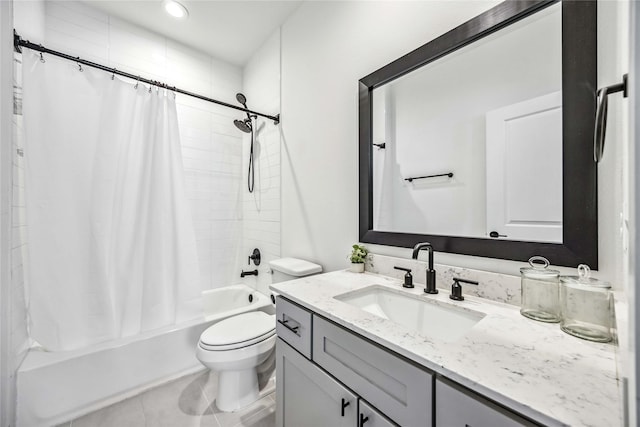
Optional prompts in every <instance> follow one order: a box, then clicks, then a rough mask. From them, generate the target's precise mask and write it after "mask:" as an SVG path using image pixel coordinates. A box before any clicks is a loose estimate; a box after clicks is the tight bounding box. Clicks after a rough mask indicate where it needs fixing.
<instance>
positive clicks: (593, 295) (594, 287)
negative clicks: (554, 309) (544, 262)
mask: <svg viewBox="0 0 640 427" xmlns="http://www.w3.org/2000/svg"><path fill="white" fill-rule="evenodd" d="M590 275H591V270H590V269H589V267H588V266H587V265H585V264H580V265H579V266H578V275H577V276H562V277H560V310H561V315H562V321H561V323H560V328H561V329H562V330H563V331H564V332H566V333H568V334H571V335H574V336H576V337H578V338H582V339H585V340H590V341H597V342H609V341H611V339H612V334H611V327H612V323H613V322H612V317H613V307H612V304H613V299H612V294H611V291H610V289H611V285H610V284H609V283H608V282H604V281H602V280H598V279H595V278H592V277H589V276H590Z"/></svg>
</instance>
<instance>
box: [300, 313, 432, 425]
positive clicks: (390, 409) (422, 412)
mask: <svg viewBox="0 0 640 427" xmlns="http://www.w3.org/2000/svg"><path fill="white" fill-rule="evenodd" d="M312 342H313V351H312V356H313V361H314V363H317V364H318V365H320V366H321V367H322V368H324V370H326V371H327V372H329V373H330V374H331V375H334V376H335V377H336V378H338V379H339V380H340V382H342V383H344V384H345V385H346V386H347V387H349V388H350V389H351V390H353V391H354V392H356V393H358V395H359V396H361V397H362V398H364V399H366V400H367V402H369V403H371V404H372V405H374V406H375V407H376V408H377V409H378V410H380V411H382V412H383V413H384V414H385V415H386V416H388V417H389V418H390V419H391V420H393V421H394V422H396V423H398V424H400V425H402V426H420V427H431V425H432V419H431V417H432V415H431V414H432V396H433V375H432V374H431V373H430V372H427V371H426V370H424V369H423V368H419V367H417V366H416V365H414V364H413V363H410V362H407V361H406V360H404V359H402V358H400V357H398V356H396V355H395V354H393V353H391V352H389V351H387V350H385V349H383V348H381V347H380V346H378V345H376V344H373V343H371V342H369V341H367V340H366V339H364V338H361V337H360V336H358V335H355V334H353V333H351V332H349V331H347V330H346V329H343V328H342V327H340V326H337V325H335V324H334V323H332V322H329V321H328V320H325V319H324V318H322V317H320V316H316V315H315V314H314V315H313V338H312ZM364 427H370V426H369V425H368V424H365V426H364Z"/></svg>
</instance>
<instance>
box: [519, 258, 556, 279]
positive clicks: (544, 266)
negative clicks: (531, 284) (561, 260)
mask: <svg viewBox="0 0 640 427" xmlns="http://www.w3.org/2000/svg"><path fill="white" fill-rule="evenodd" d="M529 265H530V266H531V267H522V268H521V269H520V274H522V275H523V276H525V277H528V278H532V279H542V280H550V279H556V278H558V276H560V272H559V271H558V270H552V269H550V268H548V267H549V260H548V259H546V258H545V257H543V256H533V257H531V258H529Z"/></svg>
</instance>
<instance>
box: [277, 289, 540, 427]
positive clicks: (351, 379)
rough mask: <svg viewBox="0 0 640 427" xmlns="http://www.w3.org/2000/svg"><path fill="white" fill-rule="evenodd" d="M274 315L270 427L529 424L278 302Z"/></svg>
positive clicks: (498, 426) (304, 311)
mask: <svg viewBox="0 0 640 427" xmlns="http://www.w3.org/2000/svg"><path fill="white" fill-rule="evenodd" d="M276 309H277V313H278V328H277V333H278V339H277V341H276V385H277V386H276V427H397V426H402V427H534V426H537V424H534V423H531V422H529V421H528V420H526V419H524V418H522V417H520V416H519V415H517V414H515V413H513V412H510V411H508V410H507V409H505V408H502V407H500V406H498V405H496V404H495V403H493V402H492V401H490V400H488V399H486V398H484V397H482V396H480V395H478V394H476V393H475V392H472V391H470V390H467V389H466V388H464V387H462V386H460V385H458V384H455V383H453V382H452V381H449V380H448V379H446V378H443V377H440V376H436V375H434V374H433V373H431V372H429V371H427V370H425V369H424V368H422V367H419V366H417V365H416V364H414V363H412V362H409V361H407V360H406V359H404V358H402V357H400V356H398V355H396V354H394V353H392V352H390V351H388V350H386V349H385V348H383V347H381V346H380V345H378V344H375V343H373V342H371V341H369V340H367V339H366V338H363V337H361V336H359V335H357V334H355V333H353V332H351V331H349V330H347V329H345V328H343V327H341V326H339V325H337V324H335V323H333V322H331V321H329V320H327V319H325V318H323V317H321V316H318V315H317V314H315V313H312V312H311V311H309V310H307V309H306V308H303V307H301V306H299V305H297V304H295V303H293V302H290V301H288V300H285V299H284V298H282V297H278V302H277V303H276ZM434 403H435V405H434ZM434 423H435V424H434Z"/></svg>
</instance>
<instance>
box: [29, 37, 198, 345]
mask: <svg viewBox="0 0 640 427" xmlns="http://www.w3.org/2000/svg"><path fill="white" fill-rule="evenodd" d="M45 59H46V62H45V63H42V62H41V61H40V56H39V55H37V54H35V53H34V52H31V51H28V50H25V52H24V54H23V62H24V65H23V80H24V81H23V93H24V95H23V112H24V124H25V129H26V131H25V154H24V155H25V174H26V175H25V176H26V178H25V180H26V181H25V196H26V211H27V212H26V215H27V247H28V255H29V260H28V261H29V264H28V268H27V287H28V305H29V316H30V333H31V336H32V338H34V339H35V340H37V341H38V342H39V343H40V344H41V345H43V346H44V347H45V348H46V349H49V350H71V349H76V348H81V347H86V346H88V345H91V344H94V343H98V342H102V341H106V340H111V339H115V338H120V337H126V336H131V335H135V334H138V333H140V332H143V331H147V330H151V329H155V328H159V327H162V326H167V325H171V324H174V323H177V322H180V321H184V320H189V319H193V318H196V317H198V316H201V307H200V304H201V287H200V284H199V282H198V277H199V274H198V265H197V254H196V244H195V235H194V231H193V224H192V220H191V217H190V215H189V212H188V209H187V201H186V197H185V190H184V175H183V168H182V158H181V151H180V150H181V148H180V139H179V133H178V122H177V115H176V105H175V100H174V95H173V94H172V93H165V91H164V90H156V88H155V87H154V88H152V89H151V92H149V87H148V86H144V85H142V84H140V85H138V86H137V88H135V87H134V86H135V85H134V84H131V83H127V82H123V81H121V80H120V79H119V78H117V77H115V78H113V77H112V76H111V75H110V74H108V73H106V72H104V71H99V70H95V69H90V68H88V67H84V70H83V71H82V72H80V71H79V66H78V65H77V64H75V63H73V62H69V61H65V60H61V59H58V58H54V57H51V56H46V57H45Z"/></svg>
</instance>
